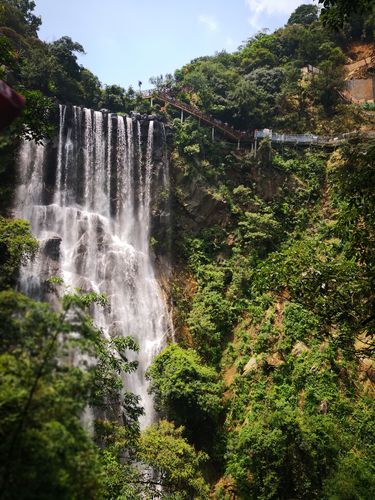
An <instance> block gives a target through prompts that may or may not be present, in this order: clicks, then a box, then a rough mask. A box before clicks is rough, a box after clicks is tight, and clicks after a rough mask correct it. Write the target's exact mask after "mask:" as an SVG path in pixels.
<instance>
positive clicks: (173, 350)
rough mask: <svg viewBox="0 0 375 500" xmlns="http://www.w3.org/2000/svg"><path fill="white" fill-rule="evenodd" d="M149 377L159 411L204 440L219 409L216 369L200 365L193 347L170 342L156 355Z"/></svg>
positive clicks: (214, 421)
mask: <svg viewBox="0 0 375 500" xmlns="http://www.w3.org/2000/svg"><path fill="white" fill-rule="evenodd" d="M148 377H149V378H150V380H151V384H150V390H151V392H153V393H154V395H155V403H156V407H157V408H158V409H159V411H161V412H163V413H165V414H166V416H167V417H168V418H169V419H172V420H174V421H175V422H176V423H177V424H178V425H181V424H182V425H185V426H187V428H188V431H189V433H190V435H191V437H192V439H193V440H194V441H195V442H198V443H199V442H204V441H206V440H207V439H208V438H209V436H210V434H211V433H212V428H213V426H214V425H215V423H216V422H217V421H218V417H219V415H220V413H221V410H222V401H221V395H222V386H221V384H220V383H219V382H218V375H217V373H216V371H215V370H214V369H213V368H211V367H208V366H204V365H202V362H201V360H200V358H199V356H198V354H197V353H196V352H195V351H194V350H192V349H182V348H181V347H179V346H178V345H171V346H169V347H167V348H165V349H164V350H163V351H162V353H161V354H159V355H158V356H156V358H155V360H154V362H153V364H152V366H151V367H150V369H149V371H148Z"/></svg>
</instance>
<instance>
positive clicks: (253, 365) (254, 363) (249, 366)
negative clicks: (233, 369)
mask: <svg viewBox="0 0 375 500" xmlns="http://www.w3.org/2000/svg"><path fill="white" fill-rule="evenodd" d="M257 368H258V360H257V358H250V359H249V361H248V362H247V363H246V365H245V366H244V369H243V375H247V374H248V373H250V372H253V371H255V370H256V369H257Z"/></svg>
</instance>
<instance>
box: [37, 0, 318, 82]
mask: <svg viewBox="0 0 375 500" xmlns="http://www.w3.org/2000/svg"><path fill="white" fill-rule="evenodd" d="M301 3H312V2H311V0H200V1H199V0H36V4H37V5H36V13H37V14H39V15H41V16H42V20H43V25H42V27H41V29H40V32H39V36H40V38H41V39H43V40H46V41H48V42H51V41H53V40H56V39H58V38H60V37H61V36H64V35H68V36H70V37H71V38H73V40H75V41H77V42H79V43H81V44H82V45H83V46H84V48H85V51H86V55H83V56H80V58H79V60H80V63H82V64H83V65H84V66H86V67H87V68H89V69H90V70H91V71H92V72H93V73H95V74H96V75H97V76H98V77H99V79H100V80H101V82H102V83H104V84H109V83H116V84H119V85H122V86H123V87H128V86H129V85H133V86H137V84H138V80H141V81H142V82H143V88H148V87H150V84H149V78H150V77H151V76H155V75H160V74H165V73H173V72H174V70H175V69H177V68H179V67H181V66H183V65H184V64H186V63H188V62H189V61H191V60H192V59H194V58H195V57H199V56H203V55H211V54H214V53H215V52H216V51H220V50H222V49H225V50H227V51H228V52H232V51H233V50H235V49H236V48H237V47H238V46H239V45H240V44H241V43H242V42H243V41H244V40H246V39H247V38H249V37H250V36H251V35H253V34H255V33H256V32H257V31H259V30H260V29H263V28H269V29H270V30H271V31H272V30H274V29H275V28H277V27H280V26H282V25H283V24H285V22H286V21H287V19H288V17H289V15H290V13H291V12H293V10H294V9H295V8H296V7H298V5H300V4H301Z"/></svg>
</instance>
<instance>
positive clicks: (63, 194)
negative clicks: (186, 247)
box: [15, 106, 170, 426]
mask: <svg viewBox="0 0 375 500" xmlns="http://www.w3.org/2000/svg"><path fill="white" fill-rule="evenodd" d="M156 126H157V128H158V130H159V134H156V135H157V140H158V142H159V143H160V144H159V150H157V148H155V147H154V142H155V132H156V131H155V127H156ZM163 141H164V133H163V125H162V124H161V123H160V122H154V121H153V120H152V119H147V120H142V121H140V119H139V118H138V117H122V116H117V115H112V114H108V113H105V112H99V111H92V110H89V109H82V108H79V107H71V108H67V107H65V106H60V125H59V135H58V143H57V147H56V146H55V147H51V146H44V145H37V144H35V143H33V142H27V141H25V142H24V143H23V144H22V146H21V149H20V153H19V161H18V166H19V176H20V179H19V186H18V189H17V195H16V206H15V212H16V215H17V216H18V217H23V218H25V219H28V220H29V221H30V223H31V228H32V231H33V233H34V234H35V235H36V237H37V238H38V239H39V241H40V251H39V254H38V256H37V257H36V258H35V260H34V261H33V262H32V263H31V264H30V265H28V266H26V267H25V268H24V269H23V271H22V273H21V278H20V286H21V288H22V289H23V290H24V291H25V292H26V293H27V294H29V295H32V296H34V297H38V298H41V297H43V282H45V280H46V279H47V278H48V277H50V276H56V275H59V276H61V277H62V278H63V280H64V283H65V284H66V285H70V286H72V287H78V288H80V289H82V290H85V291H88V290H92V291H95V292H101V293H105V294H106V295H107V297H108V300H109V306H110V307H109V308H108V309H105V310H103V309H100V308H95V310H94V312H93V314H94V319H95V322H96V324H97V325H98V326H99V327H101V328H102V330H103V332H104V334H105V335H110V336H114V335H122V336H127V335H131V336H133V337H134V338H135V339H136V340H137V341H138V343H139V345H140V351H139V355H138V356H137V359H138V362H139V367H138V369H137V371H136V372H135V373H134V374H131V375H128V376H126V380H125V385H126V388H127V389H128V390H130V391H132V392H134V393H135V394H138V395H139V396H140V397H141V402H142V405H143V406H144V408H145V416H144V417H142V419H141V426H146V425H148V424H149V423H151V422H152V420H153V419H154V411H153V402H152V398H151V396H150V395H149V394H148V393H147V383H146V380H145V370H146V369H147V367H148V366H149V364H150V362H151V360H152V358H153V356H154V355H155V354H156V353H157V352H158V351H159V349H160V348H161V346H162V345H163V343H164V342H165V339H166V334H167V332H168V330H169V329H170V321H169V315H168V311H167V307H166V302H165V298H164V296H163V292H162V289H161V287H160V286H159V284H158V282H157V280H156V276H155V270H154V268H153V261H152V249H151V248H150V236H151V234H150V231H151V222H152V218H151V208H152V203H153V202H155V199H156V198H157V195H158V193H159V194H160V193H164V198H165V193H166V192H168V188H169V186H168V182H169V180H168V179H169V178H168V165H167V162H166V161H165V155H164V153H162V154H160V150H165V141H164V143H163ZM163 155H164V156H163ZM160 219H161V220H167V219H168V216H167V212H166V207H165V208H164V212H163V210H161V216H160Z"/></svg>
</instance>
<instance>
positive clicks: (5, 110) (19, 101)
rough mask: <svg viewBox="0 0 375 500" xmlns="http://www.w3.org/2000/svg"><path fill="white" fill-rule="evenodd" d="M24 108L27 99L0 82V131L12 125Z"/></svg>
mask: <svg viewBox="0 0 375 500" xmlns="http://www.w3.org/2000/svg"><path fill="white" fill-rule="evenodd" d="M24 106H25V98H24V97H23V96H22V95H21V94H18V93H17V92H15V91H14V90H13V89H11V88H10V87H9V85H7V84H6V83H5V82H3V81H2V80H0V130H1V129H3V128H4V127H7V126H8V125H9V124H10V123H12V121H13V120H14V119H15V118H17V116H18V115H19V114H20V113H21V111H22V108H23V107H24Z"/></svg>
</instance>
